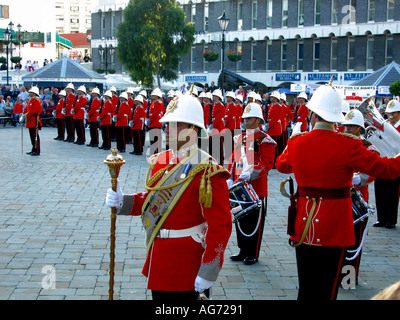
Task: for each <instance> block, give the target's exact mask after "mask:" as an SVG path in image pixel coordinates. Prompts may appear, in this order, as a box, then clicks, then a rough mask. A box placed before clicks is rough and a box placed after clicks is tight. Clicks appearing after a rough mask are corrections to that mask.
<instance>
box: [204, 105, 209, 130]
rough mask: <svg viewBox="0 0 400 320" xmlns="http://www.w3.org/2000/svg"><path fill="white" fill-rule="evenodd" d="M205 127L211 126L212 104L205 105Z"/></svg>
mask: <svg viewBox="0 0 400 320" xmlns="http://www.w3.org/2000/svg"><path fill="white" fill-rule="evenodd" d="M203 114H204V126H205V127H206V128H207V127H208V126H209V125H210V103H203Z"/></svg>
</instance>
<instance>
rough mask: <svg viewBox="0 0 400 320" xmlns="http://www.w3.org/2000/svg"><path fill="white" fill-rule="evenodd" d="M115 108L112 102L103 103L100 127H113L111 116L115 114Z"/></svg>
mask: <svg viewBox="0 0 400 320" xmlns="http://www.w3.org/2000/svg"><path fill="white" fill-rule="evenodd" d="M113 110H114V106H113V104H112V102H111V100H106V101H104V103H103V108H101V112H100V114H99V117H100V125H102V126H109V125H111V115H112V113H113Z"/></svg>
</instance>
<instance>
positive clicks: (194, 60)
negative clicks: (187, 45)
mask: <svg viewBox="0 0 400 320" xmlns="http://www.w3.org/2000/svg"><path fill="white" fill-rule="evenodd" d="M191 61H192V63H191V64H190V72H195V71H196V47H195V46H193V47H192V50H191Z"/></svg>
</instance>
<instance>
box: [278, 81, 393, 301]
mask: <svg viewBox="0 0 400 320" xmlns="http://www.w3.org/2000/svg"><path fill="white" fill-rule="evenodd" d="M307 107H308V108H309V109H310V111H311V116H310V118H311V124H312V126H313V127H314V128H313V130H312V131H310V132H308V133H302V134H298V135H295V136H292V137H291V139H289V141H288V145H287V147H286V149H285V151H284V152H283V153H282V154H281V155H280V156H279V157H278V159H277V161H276V168H277V170H278V171H279V172H281V173H286V174H289V173H294V176H295V178H296V182H297V185H298V198H297V201H296V205H295V207H296V209H297V214H296V215H295V216H294V217H293V216H290V217H289V219H293V220H294V232H292V234H291V237H290V242H291V244H292V245H293V246H294V247H295V248H296V259H297V270H298V279H299V292H298V299H299V300H304V299H310V300H311V299H312V300H315V299H323V300H334V299H336V297H337V290H338V286H339V282H338V279H339V275H340V273H341V272H342V270H341V266H342V259H343V256H344V252H345V250H346V247H349V246H352V245H354V243H355V240H354V225H353V215H352V200H351V196H350V187H351V186H352V178H353V173H354V172H355V171H360V172H363V173H366V174H369V175H371V176H373V177H384V178H389V179H390V178H392V179H393V178H396V177H398V176H400V157H399V156H396V157H395V158H381V157H380V156H379V155H378V154H377V153H376V152H372V151H370V150H367V149H366V148H365V147H364V146H363V145H362V142H361V140H360V139H358V138H357V137H354V136H352V135H348V134H345V133H337V132H336V131H335V129H334V124H335V123H337V122H339V123H341V122H343V121H344V120H345V119H344V116H343V114H342V112H341V97H340V94H339V93H338V92H337V91H336V89H334V88H333V86H332V85H330V84H328V85H324V86H321V87H319V88H318V89H317V90H316V91H315V93H314V95H313V96H312V98H311V99H310V102H309V103H308V105H307Z"/></svg>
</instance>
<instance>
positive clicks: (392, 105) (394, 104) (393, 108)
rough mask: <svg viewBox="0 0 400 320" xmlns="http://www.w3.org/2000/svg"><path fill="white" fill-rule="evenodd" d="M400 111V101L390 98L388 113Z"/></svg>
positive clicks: (387, 107)
mask: <svg viewBox="0 0 400 320" xmlns="http://www.w3.org/2000/svg"><path fill="white" fill-rule="evenodd" d="M399 111H400V102H398V101H397V100H390V101H389V103H388V104H387V106H386V111H385V112H386V113H392V112H399Z"/></svg>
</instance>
